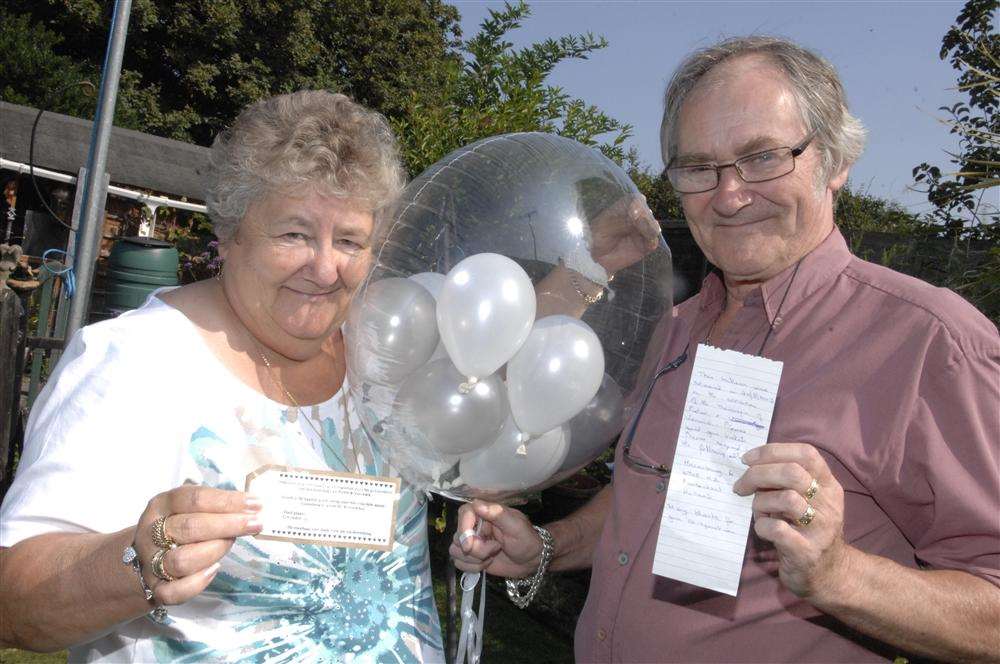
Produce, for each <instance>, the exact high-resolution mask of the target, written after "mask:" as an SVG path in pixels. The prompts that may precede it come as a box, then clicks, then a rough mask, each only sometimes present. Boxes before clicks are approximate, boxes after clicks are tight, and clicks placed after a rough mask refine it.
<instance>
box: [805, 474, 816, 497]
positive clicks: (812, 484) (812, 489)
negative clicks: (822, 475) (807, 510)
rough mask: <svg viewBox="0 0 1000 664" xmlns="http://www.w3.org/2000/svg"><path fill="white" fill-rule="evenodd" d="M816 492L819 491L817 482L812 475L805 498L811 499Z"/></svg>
mask: <svg viewBox="0 0 1000 664" xmlns="http://www.w3.org/2000/svg"><path fill="white" fill-rule="evenodd" d="M817 493H819V482H817V481H816V478H815V477H814V478H813V480H812V482H810V483H809V488H808V489H806V492H805V494H804V495H805V497H806V500H812V499H813V498H815V497H816V494H817Z"/></svg>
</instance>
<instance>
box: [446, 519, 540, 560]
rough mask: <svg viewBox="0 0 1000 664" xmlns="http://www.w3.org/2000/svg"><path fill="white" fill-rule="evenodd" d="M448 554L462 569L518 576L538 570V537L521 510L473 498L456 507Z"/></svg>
mask: <svg viewBox="0 0 1000 664" xmlns="http://www.w3.org/2000/svg"><path fill="white" fill-rule="evenodd" d="M477 521H480V522H481V523H480V526H479V532H478V533H477V534H475V535H472V534H471V533H473V532H475V530H476V523H477ZM463 533H464V534H465V537H464V538H463V536H462V535H463ZM448 553H449V554H450V555H451V557H452V558H454V560H455V567H457V568H458V569H460V570H462V571H464V572H480V571H483V570H485V571H486V572H489V573H490V574H493V575H494V576H501V577H506V578H516V579H521V578H525V577H528V576H531V575H532V574H534V573H535V570H537V569H538V561H539V559H540V558H541V555H542V539H541V537H539V536H538V533H537V532H536V531H535V529H534V528H533V527H532V525H531V522H530V521H528V517H526V516H524V514H522V513H521V512H519V511H517V510H515V509H513V508H510V507H504V506H503V505H498V504H495V503H485V502H483V501H481V500H473V501H472V502H471V503H467V504H465V505H462V507H461V508H460V509H459V510H458V527H457V529H456V532H455V536H454V538H453V540H452V543H451V546H450V547H449V549H448Z"/></svg>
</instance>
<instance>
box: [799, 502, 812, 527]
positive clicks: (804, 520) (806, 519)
mask: <svg viewBox="0 0 1000 664" xmlns="http://www.w3.org/2000/svg"><path fill="white" fill-rule="evenodd" d="M815 518H816V510H814V509H813V506H812V505H806V511H805V512H803V513H802V516H800V517H799V518H797V519H796V520H795V523H797V524H799V525H800V526H808V525H809V524H810V523H812V521H813V519H815Z"/></svg>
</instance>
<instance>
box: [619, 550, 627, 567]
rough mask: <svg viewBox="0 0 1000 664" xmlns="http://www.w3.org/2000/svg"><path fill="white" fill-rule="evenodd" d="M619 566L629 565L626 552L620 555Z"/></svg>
mask: <svg viewBox="0 0 1000 664" xmlns="http://www.w3.org/2000/svg"><path fill="white" fill-rule="evenodd" d="M618 564H619V565H622V566H624V565H628V554H627V553H625V552H624V551H622V552H621V553H619V554H618Z"/></svg>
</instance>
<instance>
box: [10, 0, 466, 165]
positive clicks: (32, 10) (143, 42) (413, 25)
mask: <svg viewBox="0 0 1000 664" xmlns="http://www.w3.org/2000/svg"><path fill="white" fill-rule="evenodd" d="M113 4H114V3H113V2H110V0H104V1H98V0H9V2H8V3H6V6H7V7H8V9H6V10H3V15H2V18H3V20H2V22H0V23H2V25H3V27H2V30H3V32H2V33H0V34H2V35H3V37H2V38H3V39H4V42H3V43H4V45H5V46H8V48H5V50H4V63H3V64H0V67H2V68H3V69H0V72H2V73H3V74H4V75H3V77H2V80H3V81H5V84H4V99H8V100H10V101H16V102H19V103H27V104H34V105H40V104H42V102H43V101H45V100H46V91H47V90H48V89H52V88H53V87H56V86H58V85H59V84H60V83H61V82H62V81H72V80H77V79H79V78H81V77H83V76H88V77H92V80H93V81H94V83H95V84H96V83H98V80H99V76H97V75H96V74H97V73H98V70H99V68H100V67H101V66H102V63H103V58H104V50H105V47H106V43H107V33H108V28H109V26H110V14H111V9H112V7H113ZM457 21H458V12H457V10H456V9H455V8H454V7H452V6H450V5H447V4H445V3H444V2H442V1H441V0H379V1H376V0H339V1H333V2H331V1H328V0H240V1H236V0H221V1H219V2H201V1H200V0H136V2H134V3H133V6H132V15H131V21H130V25H129V34H128V39H127V42H126V51H125V59H124V62H123V70H122V79H121V86H120V89H119V97H118V105H117V109H116V114H115V124H116V125H118V126H122V127H128V128H132V129H138V130H140V131H146V132H149V133H153V134H157V135H160V136H166V137H169V138H176V139H180V140H185V141H191V142H194V143H198V144H201V145H207V144H209V143H210V142H211V140H212V139H213V138H214V136H215V134H217V133H218V132H219V131H220V130H221V129H222V128H224V127H225V126H226V125H227V124H228V123H229V122H231V121H232V120H233V118H235V117H236V115H237V114H238V113H239V111H240V110H241V109H242V108H243V107H245V106H246V105H247V104H249V103H251V102H253V101H256V100H258V99H261V98H263V97H267V96H270V95H273V94H278V93H282V92H290V91H293V90H298V89H302V88H327V89H334V90H340V91H343V92H345V93H348V94H350V95H352V96H353V97H354V98H355V99H357V100H358V101H360V102H362V103H364V104H366V105H369V106H371V107H373V108H376V109H378V110H380V111H381V112H383V113H385V114H387V115H388V116H390V117H395V116H398V115H400V114H401V113H402V112H403V111H404V109H405V106H406V100H407V99H408V98H409V96H410V95H411V94H416V95H418V96H422V95H425V94H429V93H430V92H432V91H436V90H438V89H440V88H441V87H442V86H443V84H444V81H445V80H446V78H447V76H448V72H449V71H451V70H452V69H453V68H454V63H455V59H456V58H455V56H454V55H453V54H452V53H451V48H452V47H453V46H454V45H455V40H456V38H457V37H458V35H459V28H458V23H457ZM56 35H59V37H57V36H56ZM32 49H33V50H32ZM12 52H13V53H14V54H15V55H14V56H13V57H11V55H10V54H11V53H12ZM8 73H9V74H11V75H10V76H8V75H7V74H8ZM89 104H90V105H88V103H87V102H86V100H82V99H81V98H80V95H79V93H76V96H73V94H72V93H67V94H66V95H64V98H63V99H59V100H56V101H54V102H51V103H48V104H46V105H47V108H48V109H49V110H57V111H62V112H66V113H70V114H80V115H84V116H89V115H91V114H92V109H93V102H92V101H91V102H89ZM88 110H89V111H90V112H89V113H88V112H87V111H88Z"/></svg>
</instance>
